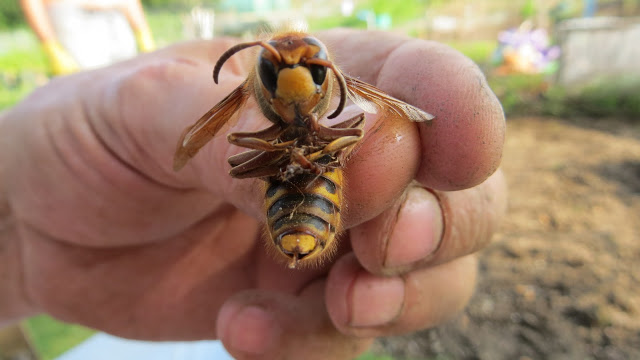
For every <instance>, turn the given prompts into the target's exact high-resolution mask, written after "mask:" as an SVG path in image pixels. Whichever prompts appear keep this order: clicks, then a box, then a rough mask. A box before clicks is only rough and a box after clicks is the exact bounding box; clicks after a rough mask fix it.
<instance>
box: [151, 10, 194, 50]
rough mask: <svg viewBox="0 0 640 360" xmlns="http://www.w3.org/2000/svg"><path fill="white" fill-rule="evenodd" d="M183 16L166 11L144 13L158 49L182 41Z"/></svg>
mask: <svg viewBox="0 0 640 360" xmlns="http://www.w3.org/2000/svg"><path fill="white" fill-rule="evenodd" d="M186 14H187V12H186V11H185V12H184V14H180V13H176V12H171V11H166V10H149V11H146V15H147V22H148V23H149V27H150V28H151V33H152V34H153V38H154V40H155V41H156V45H157V47H158V48H161V47H164V46H167V45H169V44H173V43H175V42H177V41H180V40H182V38H183V32H182V17H181V16H186Z"/></svg>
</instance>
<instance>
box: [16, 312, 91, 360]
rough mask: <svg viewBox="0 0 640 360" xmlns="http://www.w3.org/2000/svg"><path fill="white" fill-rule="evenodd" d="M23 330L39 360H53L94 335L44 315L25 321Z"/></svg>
mask: <svg viewBox="0 0 640 360" xmlns="http://www.w3.org/2000/svg"><path fill="white" fill-rule="evenodd" d="M25 328H26V329H27V331H28V333H29V336H30V338H31V341H32V343H33V345H34V347H35V349H36V351H37V353H38V355H39V357H40V359H41V360H51V359H55V358H56V357H58V356H60V355H61V354H62V353H64V352H65V351H67V350H69V349H71V348H72V347H74V346H76V345H78V344H79V343H81V342H83V341H84V340H86V339H87V338H88V337H90V336H91V335H93V334H94V331H93V330H90V329H87V328H85V327H82V326H78V325H70V324H65V323H62V322H59V321H57V320H54V319H52V318H50V317H48V316H45V315H40V316H34V317H32V318H30V319H28V320H26V321H25Z"/></svg>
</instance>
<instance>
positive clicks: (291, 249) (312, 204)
mask: <svg viewBox="0 0 640 360" xmlns="http://www.w3.org/2000/svg"><path fill="white" fill-rule="evenodd" d="M342 183H343V176H342V170H341V169H330V168H328V169H327V170H326V171H325V172H324V173H322V175H315V174H312V173H303V174H298V175H294V176H293V177H291V178H290V179H288V180H282V179H280V178H278V177H271V178H269V179H268V182H267V191H266V195H265V211H266V213H267V228H268V231H269V235H270V237H271V240H272V242H273V244H274V245H275V246H276V247H277V249H278V250H279V251H278V253H280V254H282V255H286V256H287V257H288V259H287V260H288V262H289V267H291V268H293V267H295V266H296V265H297V263H298V261H299V260H302V259H304V260H305V263H311V262H315V261H318V260H320V258H317V259H314V258H316V257H318V256H319V255H320V254H323V255H330V254H331V252H332V251H331V250H332V245H333V243H334V240H335V237H336V232H337V231H338V230H339V226H340V207H341V205H342ZM325 249H326V250H328V251H325ZM309 260H315V261H309Z"/></svg>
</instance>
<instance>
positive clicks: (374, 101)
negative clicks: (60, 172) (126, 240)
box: [173, 31, 434, 268]
mask: <svg viewBox="0 0 640 360" xmlns="http://www.w3.org/2000/svg"><path fill="white" fill-rule="evenodd" d="M254 46H259V47H261V48H262V49H261V50H260V52H259V54H258V56H257V61H256V64H255V67H254V68H253V70H251V72H250V73H249V76H248V77H247V78H246V80H244V81H243V82H242V83H241V84H240V85H239V86H238V87H237V88H236V89H235V90H233V91H232V92H231V93H230V94H229V95H227V96H226V97H225V98H224V99H223V100H222V101H220V102H219V103H218V104H217V105H215V106H214V107H213V108H211V110H209V111H208V112H207V113H205V114H204V115H203V116H202V117H201V118H200V119H199V120H198V121H196V122H195V123H194V124H193V125H192V126H190V127H188V128H187V129H185V131H184V133H183V135H182V137H181V139H180V141H179V142H178V148H177V150H176V153H175V156H174V164H173V168H174V170H175V171H178V170H180V169H181V168H182V167H183V166H184V165H185V164H186V163H187V162H188V161H189V160H190V159H191V158H192V157H193V156H195V155H196V153H197V152H198V151H199V150H200V149H201V148H202V147H203V146H204V145H205V144H206V143H207V142H208V141H209V140H211V139H212V138H213V137H214V136H215V135H216V134H217V133H218V131H219V130H220V129H221V128H222V126H223V125H225V124H226V123H227V122H228V121H229V120H230V119H231V118H232V117H233V116H234V115H235V114H236V113H237V112H238V111H240V109H241V108H242V107H243V105H244V104H245V103H246V101H247V99H248V98H249V97H250V96H251V95H253V97H254V98H255V99H256V101H257V103H258V105H259V107H260V109H261V111H262V113H263V114H264V116H265V117H266V118H267V119H268V120H269V121H270V122H272V123H273V125H271V126H269V127H267V128H266V129H263V130H260V131H256V132H236V133H231V134H229V135H228V136H227V140H228V141H229V142H230V143H231V144H234V145H238V146H241V147H245V148H249V149H251V150H248V151H246V152H243V153H240V154H238V155H234V156H232V157H230V158H229V160H228V161H229V164H230V165H231V170H230V175H231V176H232V177H234V178H261V179H263V180H265V181H266V186H265V204H264V211H265V213H266V219H267V221H266V223H267V230H268V233H269V236H270V238H271V242H270V246H271V247H272V248H273V247H275V249H276V251H275V253H276V254H279V255H278V256H279V257H281V258H282V259H283V260H286V261H287V262H288V265H289V267H290V268H295V267H296V266H299V265H300V266H303V265H311V264H315V263H318V262H320V261H322V259H323V258H325V257H326V256H329V255H330V254H331V253H332V250H333V249H335V245H336V241H335V239H336V234H337V233H338V232H339V230H340V213H341V206H342V203H343V199H342V187H343V182H344V181H343V173H342V167H343V166H344V163H345V161H346V159H347V157H348V156H349V155H350V153H351V152H352V151H353V149H354V147H355V146H356V145H357V144H358V142H359V141H360V140H361V139H362V137H363V135H364V130H363V126H364V120H365V116H364V113H362V114H359V115H357V116H355V117H352V118H350V119H348V120H345V121H343V122H340V123H338V124H336V125H333V126H325V125H323V124H321V123H320V121H319V120H320V119H321V118H322V117H323V116H324V115H325V114H326V113H327V112H329V107H330V105H331V100H332V98H334V97H338V96H339V102H338V104H337V106H336V108H335V110H333V112H331V114H329V115H328V116H327V118H328V119H332V118H335V117H337V116H338V115H339V114H340V113H341V112H342V111H343V109H344V107H345V104H346V102H347V98H349V99H350V100H351V101H353V102H354V103H355V104H356V105H358V106H359V107H360V108H361V109H362V110H363V111H365V112H368V113H376V112H377V111H380V110H381V111H385V112H389V113H394V114H395V115H396V116H398V117H401V118H404V119H408V120H411V121H416V122H422V121H428V120H431V119H433V118H434V117H433V116H432V115H430V114H428V113H426V112H424V111H423V110H420V109H418V108H416V107H414V106H411V105H409V104H407V103H405V102H402V101H400V100H398V99H395V98H393V97H391V96H389V95H388V94H386V93H384V92H383V91H382V90H380V89H378V88H376V87H374V86H372V85H370V84H367V83H365V82H363V81H360V80H358V79H356V78H352V77H349V76H347V75H345V74H343V73H342V72H341V71H340V69H339V68H338V67H337V66H336V65H335V64H334V63H333V61H332V60H331V57H330V55H329V52H328V50H327V48H326V46H325V45H324V44H323V43H322V42H320V40H318V39H317V38H315V37H313V36H310V35H308V34H306V33H304V32H299V31H287V32H283V33H279V34H276V35H274V36H273V37H271V38H270V39H269V40H267V41H254V42H248V43H242V44H238V45H235V46H233V47H231V48H229V49H228V50H227V51H226V52H224V53H223V54H222V56H221V57H220V58H219V59H218V61H217V63H216V64H215V66H214V68H213V80H214V81H215V83H216V84H217V83H218V75H219V73H220V70H221V68H222V66H223V64H224V63H225V61H227V60H228V59H229V58H230V57H231V56H233V55H234V54H235V53H237V52H239V51H241V50H243V49H247V48H250V47H254ZM329 70H330V72H329Z"/></svg>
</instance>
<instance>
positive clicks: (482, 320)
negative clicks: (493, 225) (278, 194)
mask: <svg viewBox="0 0 640 360" xmlns="http://www.w3.org/2000/svg"><path fill="white" fill-rule="evenodd" d="M503 169H504V171H505V174H506V176H507V178H508V183H509V201H510V205H509V211H508V215H507V217H506V219H505V221H504V224H503V226H502V229H501V231H500V232H499V233H498V234H496V236H495V237H494V242H493V244H492V245H490V246H489V247H488V248H487V249H485V250H484V251H483V252H482V253H481V254H480V280H479V283H478V287H477V291H476V294H475V295H474V297H473V299H472V301H471V303H470V304H469V306H468V308H467V310H466V311H465V312H464V314H462V315H461V316H460V317H459V318H457V319H456V320H454V321H452V322H451V323H449V324H446V325H444V326H442V327H440V328H437V329H433V330H427V331H422V332H419V333H416V334H413V335H410V336H406V337H397V338H387V339H381V340H379V341H378V342H377V343H376V345H375V346H374V350H376V352H382V353H387V354H392V355H393V356H394V358H397V359H427V358H437V359H491V360H498V359H522V360H524V359H640V126H633V125H629V124H625V123H623V122H620V121H615V120H598V121H596V120H583V121H573V122H565V121H561V120H557V119H542V118H519V119H513V120H509V123H508V133H507V143H506V148H505V156H504V160H503Z"/></svg>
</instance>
